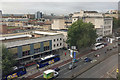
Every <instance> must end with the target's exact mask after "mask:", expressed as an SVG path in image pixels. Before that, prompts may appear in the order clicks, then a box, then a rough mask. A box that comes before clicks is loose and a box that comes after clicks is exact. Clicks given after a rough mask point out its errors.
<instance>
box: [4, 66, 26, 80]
mask: <svg viewBox="0 0 120 80" xmlns="http://www.w3.org/2000/svg"><path fill="white" fill-rule="evenodd" d="M26 73H27V71H26V68H25V67H24V66H20V67H16V66H15V67H13V71H12V72H10V73H8V74H6V75H3V76H2V80H13V79H16V78H17V77H20V76H22V75H24V74H26Z"/></svg>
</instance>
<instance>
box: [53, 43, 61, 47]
mask: <svg viewBox="0 0 120 80" xmlns="http://www.w3.org/2000/svg"><path fill="white" fill-rule="evenodd" d="M61 45H62V43H60V44H57V45H55V44H54V47H56V46H57V47H58V46H61Z"/></svg>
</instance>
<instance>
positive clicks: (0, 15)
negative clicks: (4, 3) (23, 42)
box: [0, 10, 2, 22]
mask: <svg viewBox="0 0 120 80" xmlns="http://www.w3.org/2000/svg"><path fill="white" fill-rule="evenodd" d="M1 18H2V11H1V10H0V22H1V20H2V19H1Z"/></svg>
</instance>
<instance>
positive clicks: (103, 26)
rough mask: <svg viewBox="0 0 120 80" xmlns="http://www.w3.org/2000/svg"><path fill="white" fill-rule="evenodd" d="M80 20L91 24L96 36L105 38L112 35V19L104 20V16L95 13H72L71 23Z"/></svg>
mask: <svg viewBox="0 0 120 80" xmlns="http://www.w3.org/2000/svg"><path fill="white" fill-rule="evenodd" d="M78 19H82V20H83V21H84V22H91V23H92V24H93V25H95V26H94V28H95V29H96V31H97V34H98V36H107V35H111V34H112V27H113V18H105V17H104V14H102V13H97V12H95V11H83V10H81V11H80V12H78V13H74V14H73V16H72V23H73V22H75V21H77V20H78Z"/></svg>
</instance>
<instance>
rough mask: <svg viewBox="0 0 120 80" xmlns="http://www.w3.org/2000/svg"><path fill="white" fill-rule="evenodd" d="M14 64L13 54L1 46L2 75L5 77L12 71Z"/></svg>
mask: <svg viewBox="0 0 120 80" xmlns="http://www.w3.org/2000/svg"><path fill="white" fill-rule="evenodd" d="M15 64H16V61H15V60H14V58H13V54H12V53H11V52H10V51H9V50H7V48H6V47H5V46H4V45H2V73H3V75H6V74H7V73H9V72H11V71H12V67H13V66H14V65H15Z"/></svg>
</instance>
